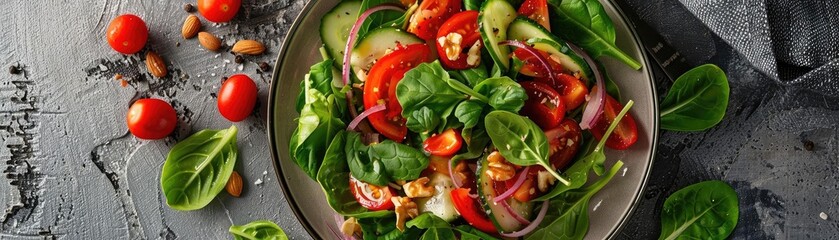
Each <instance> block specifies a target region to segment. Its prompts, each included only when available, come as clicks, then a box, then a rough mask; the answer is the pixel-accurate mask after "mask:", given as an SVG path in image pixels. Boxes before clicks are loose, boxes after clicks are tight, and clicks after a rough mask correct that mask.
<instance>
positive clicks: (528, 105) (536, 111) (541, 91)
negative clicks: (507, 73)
mask: <svg viewBox="0 0 839 240" xmlns="http://www.w3.org/2000/svg"><path fill="white" fill-rule="evenodd" d="M521 87H522V88H524V91H525V92H526V93H527V101H525V102H524V107H523V108H522V109H521V114H522V115H524V116H527V117H529V118H530V120H533V122H535V123H536V125H539V127H541V128H542V129H551V128H554V127H556V126H557V125H559V123H560V122H561V121H562V118H564V117H565V101H564V100H563V99H562V98H561V96H560V95H559V93H557V92H556V91H555V90H554V89H553V88H552V87H551V86H550V85H548V84H546V83H542V82H535V81H529V82H522V83H521Z"/></svg>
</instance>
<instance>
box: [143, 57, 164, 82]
mask: <svg viewBox="0 0 839 240" xmlns="http://www.w3.org/2000/svg"><path fill="white" fill-rule="evenodd" d="M146 67H147V68H148V70H149V73H151V75H152V76H155V77H158V78H162V77H165V76H166V73H167V71H166V62H164V61H163V58H161V57H160V55H157V53H155V52H153V51H148V52H147V53H146Z"/></svg>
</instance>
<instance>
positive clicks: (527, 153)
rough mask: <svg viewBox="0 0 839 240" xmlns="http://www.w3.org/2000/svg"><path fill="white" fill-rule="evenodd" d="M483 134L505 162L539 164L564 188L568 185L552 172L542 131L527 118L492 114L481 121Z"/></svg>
mask: <svg viewBox="0 0 839 240" xmlns="http://www.w3.org/2000/svg"><path fill="white" fill-rule="evenodd" d="M484 124H485V125H486V130H487V135H489V138H490V139H492V144H493V145H494V146H495V148H497V149H498V151H499V152H500V153H501V156H504V158H505V159H507V161H509V162H511V163H513V164H516V165H519V166H530V165H537V164H538V165H541V166H543V167H545V169H546V170H547V171H548V172H549V173H551V174H552V175H554V177H556V179H558V180H559V181H560V182H562V183H563V184H565V185H569V184H570V183H569V182H568V181H567V180H565V178H563V177H562V176H560V175H559V174H558V173H556V170H554V168H553V167H551V163H550V161H549V159H548V157H549V156H548V139H547V137H545V132H543V131H542V129H540V128H539V126H537V125H536V123H534V122H533V121H531V120H530V119H528V118H526V117H523V116H520V115H518V114H515V113H511V112H508V111H500V110H496V111H492V112H490V113H489V114H487V116H486V118H485V119H484Z"/></svg>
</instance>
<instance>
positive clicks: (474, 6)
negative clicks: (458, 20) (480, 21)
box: [463, 0, 484, 11]
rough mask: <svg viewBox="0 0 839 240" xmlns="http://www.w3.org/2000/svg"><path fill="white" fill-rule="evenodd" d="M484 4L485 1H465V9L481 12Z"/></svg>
mask: <svg viewBox="0 0 839 240" xmlns="http://www.w3.org/2000/svg"><path fill="white" fill-rule="evenodd" d="M482 3H484V0H463V7H464V8H466V10H476V11H477V10H480V9H481V4H482Z"/></svg>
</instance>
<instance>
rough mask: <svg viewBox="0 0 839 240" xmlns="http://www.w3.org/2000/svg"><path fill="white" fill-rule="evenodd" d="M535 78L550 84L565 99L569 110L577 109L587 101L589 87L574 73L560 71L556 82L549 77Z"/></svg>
mask: <svg viewBox="0 0 839 240" xmlns="http://www.w3.org/2000/svg"><path fill="white" fill-rule="evenodd" d="M534 80H536V81H538V82H544V83H547V84H550V85H551V86H552V87H553V88H554V90H556V91H557V92H558V93H559V95H560V96H561V98H562V100H564V102H565V107H566V109H567V110H572V109H577V108H578V107H580V105H583V102H585V101H586V95H588V87H586V84H585V83H583V81H582V80H580V79H579V78H577V77H574V76H573V75H570V74H565V73H560V74H559V75H558V76H557V81H556V82H553V81H551V80H550V79H548V78H535V79H534Z"/></svg>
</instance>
